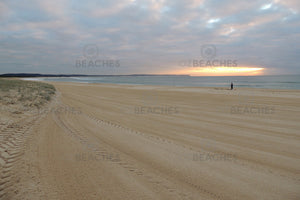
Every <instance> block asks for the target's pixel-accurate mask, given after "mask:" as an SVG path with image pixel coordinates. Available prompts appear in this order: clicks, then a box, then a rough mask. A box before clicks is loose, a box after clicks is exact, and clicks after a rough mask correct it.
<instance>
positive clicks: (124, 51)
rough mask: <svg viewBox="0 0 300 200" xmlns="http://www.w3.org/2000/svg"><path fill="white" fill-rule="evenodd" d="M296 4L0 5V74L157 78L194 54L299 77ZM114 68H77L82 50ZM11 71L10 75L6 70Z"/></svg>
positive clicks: (161, 0)
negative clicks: (92, 49) (212, 50)
mask: <svg viewBox="0 0 300 200" xmlns="http://www.w3.org/2000/svg"><path fill="white" fill-rule="evenodd" d="M299 11H300V3H299V1H297V0H285V1H283V0H273V1H272V0H266V1H261V0H254V1H240V0H223V1H219V0H150V1H149V0H139V1H137V0H112V1H104V0H100V1H99V0H98V1H96V0H87V1H79V0H72V1H71V0H51V1H50V0H43V1H38V0H28V1H26V2H19V1H16V0H10V1H4V2H0V27H1V28H0V60H1V62H0V73H6V72H29V71H30V72H31V71H35V72H40V73H46V72H47V73H57V72H61V73H77V72H78V73H85V72H88V73H97V74H99V73H100V74H101V73H116V74H118V73H125V74H131V73H159V72H160V71H164V72H165V71H174V69H176V68H179V67H180V66H178V62H179V61H181V60H188V59H199V58H200V57H201V46H202V45H204V44H214V45H215V46H216V48H217V53H218V54H217V56H219V58H222V59H226V58H227V59H237V60H238V63H239V64H240V65H247V66H251V65H254V66H264V67H266V68H269V69H274V71H276V72H278V73H279V72H282V73H284V72H285V71H287V70H288V71H290V72H291V73H300V70H299V67H298V63H299V62H300V58H299V56H298V54H299V52H300V47H299V43H298V41H299V39H300V38H299V37H300V28H299V27H300V16H299V14H300V13H299ZM87 44H95V45H97V46H98V48H99V51H100V55H99V57H100V59H101V56H102V58H103V57H105V58H114V59H119V60H120V62H121V67H120V68H119V69H118V70H115V71H112V70H104V69H97V70H93V69H89V70H88V71H85V70H84V69H80V70H79V69H76V68H75V67H74V65H75V62H76V60H78V59H82V57H83V48H84V46H85V45H87ZM11 70H13V71H11Z"/></svg>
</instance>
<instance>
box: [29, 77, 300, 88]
mask: <svg viewBox="0 0 300 200" xmlns="http://www.w3.org/2000/svg"><path fill="white" fill-rule="evenodd" d="M27 80H28V78H27ZM29 80H45V81H61V82H80V83H114V84H134V85H168V86H191V87H230V83H231V82H233V83H234V86H235V87H247V88H270V89H300V75H281V76H230V77H229V76H226V77H211V76H210V77H203V76H202V77H195V76H99V77H68V78H30V79H29Z"/></svg>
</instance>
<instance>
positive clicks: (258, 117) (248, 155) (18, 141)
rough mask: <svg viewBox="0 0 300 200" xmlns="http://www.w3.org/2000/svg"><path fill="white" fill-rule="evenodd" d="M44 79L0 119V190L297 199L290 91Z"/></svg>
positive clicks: (68, 195)
mask: <svg viewBox="0 0 300 200" xmlns="http://www.w3.org/2000/svg"><path fill="white" fill-rule="evenodd" d="M52 84H54V85H55V87H56V89H57V94H56V97H55V98H54V99H53V100H52V102H51V103H50V104H49V105H47V107H46V108H44V110H43V112H38V113H34V112H33V113H32V115H30V116H26V117H24V116H23V117H20V118H19V119H18V120H19V121H17V123H15V124H13V125H12V124H11V123H9V120H6V121H2V122H1V124H0V126H1V129H0V131H1V134H0V137H1V138H0V139H1V140H0V170H1V172H0V174H1V180H0V199H17V200H18V199H20V200H21V199H22V200H24V199H30V200H34V199H49V200H52V199H104V200H107V199H113V200H114V199H120V200H121V199H122V200H124V199H130V200H135V199H138V200H140V199H143V200H146V199H172V200H174V199H186V200H201V199H203V200H210V199H211V200H212V199H214V200H223V199H224V200H225V199H228V200H229V199H230V200H233V199H237V200H248V199H255V200H257V199H264V200H268V199H270V200H271V199H272V200H274V199H280V200H282V199H286V200H287V199H289V200H291V199H295V200H298V199H300V131H299V130H300V121H299V118H300V91H296V90H294V91H293V90H267V89H241V88H237V89H235V90H233V91H231V90H228V89H222V88H187V87H178V88H177V87H176V88H175V87H168V86H130V85H122V86H121V85H110V84H80V83H52Z"/></svg>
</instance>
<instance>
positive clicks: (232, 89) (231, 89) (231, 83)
mask: <svg viewBox="0 0 300 200" xmlns="http://www.w3.org/2000/svg"><path fill="white" fill-rule="evenodd" d="M231 90H233V83H232V82H231Z"/></svg>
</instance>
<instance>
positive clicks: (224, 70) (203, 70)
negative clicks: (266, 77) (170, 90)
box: [173, 67, 264, 76]
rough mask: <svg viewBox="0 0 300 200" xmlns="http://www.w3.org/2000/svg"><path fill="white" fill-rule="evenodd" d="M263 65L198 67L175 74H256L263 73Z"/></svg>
mask: <svg viewBox="0 0 300 200" xmlns="http://www.w3.org/2000/svg"><path fill="white" fill-rule="evenodd" d="M263 71H264V68H262V67H197V68H188V69H184V70H178V71H175V72H173V74H189V75H191V76H255V75H263Z"/></svg>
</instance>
